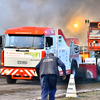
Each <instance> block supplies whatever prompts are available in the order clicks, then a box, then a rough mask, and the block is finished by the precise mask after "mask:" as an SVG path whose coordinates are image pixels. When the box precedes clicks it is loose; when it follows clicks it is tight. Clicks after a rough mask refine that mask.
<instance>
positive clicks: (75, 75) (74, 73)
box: [71, 59, 78, 80]
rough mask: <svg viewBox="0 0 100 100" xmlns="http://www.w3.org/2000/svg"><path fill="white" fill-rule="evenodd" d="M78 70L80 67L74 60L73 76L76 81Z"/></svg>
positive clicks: (72, 66) (72, 64)
mask: <svg viewBox="0 0 100 100" xmlns="http://www.w3.org/2000/svg"><path fill="white" fill-rule="evenodd" d="M77 68H78V65H77V62H76V60H75V59H72V63H71V74H73V75H74V78H75V80H76V79H77V74H76V73H77V72H76V71H77Z"/></svg>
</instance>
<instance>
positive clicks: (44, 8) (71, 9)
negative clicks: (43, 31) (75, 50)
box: [0, 0, 100, 45]
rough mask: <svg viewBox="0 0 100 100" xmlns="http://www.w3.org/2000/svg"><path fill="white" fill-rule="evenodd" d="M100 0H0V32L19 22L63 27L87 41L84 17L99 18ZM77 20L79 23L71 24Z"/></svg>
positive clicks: (83, 41)
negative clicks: (76, 24)
mask: <svg viewBox="0 0 100 100" xmlns="http://www.w3.org/2000/svg"><path fill="white" fill-rule="evenodd" d="M99 4H100V0H0V12H1V13H0V34H4V31H5V30H6V29H9V28H12V27H20V26H36V27H51V28H54V29H55V30H57V29H58V28H60V29H62V31H63V32H64V34H65V36H66V37H74V36H76V37H78V38H79V41H80V45H83V44H84V45H87V28H88V24H85V19H89V20H90V21H100V17H99V16H100V13H99V11H100V6H99ZM75 23H78V27H77V28H75V27H73V25H74V24H75Z"/></svg>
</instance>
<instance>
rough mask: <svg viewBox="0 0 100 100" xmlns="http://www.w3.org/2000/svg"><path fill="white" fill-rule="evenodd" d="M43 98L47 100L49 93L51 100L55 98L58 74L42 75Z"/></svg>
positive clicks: (42, 99)
mask: <svg viewBox="0 0 100 100" xmlns="http://www.w3.org/2000/svg"><path fill="white" fill-rule="evenodd" d="M40 82H41V89H42V92H41V100H47V97H48V94H49V100H55V93H56V90H57V89H56V84H57V76H56V75H52V74H50V75H43V76H42V77H41V81H40Z"/></svg>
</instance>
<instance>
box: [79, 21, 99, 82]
mask: <svg viewBox="0 0 100 100" xmlns="http://www.w3.org/2000/svg"><path fill="white" fill-rule="evenodd" d="M87 21H88V20H86V22H87ZM88 22H89V21H88ZM87 38H88V53H87V55H88V57H86V58H85V63H84V64H80V65H79V66H80V68H79V69H81V70H82V71H83V72H84V77H86V78H93V79H96V80H100V75H99V74H100V22H89V27H88V35H87Z"/></svg>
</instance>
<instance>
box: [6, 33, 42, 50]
mask: <svg viewBox="0 0 100 100" xmlns="http://www.w3.org/2000/svg"><path fill="white" fill-rule="evenodd" d="M19 47H20V48H33V49H43V48H44V35H16V34H7V35H6V41H5V48H19Z"/></svg>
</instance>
